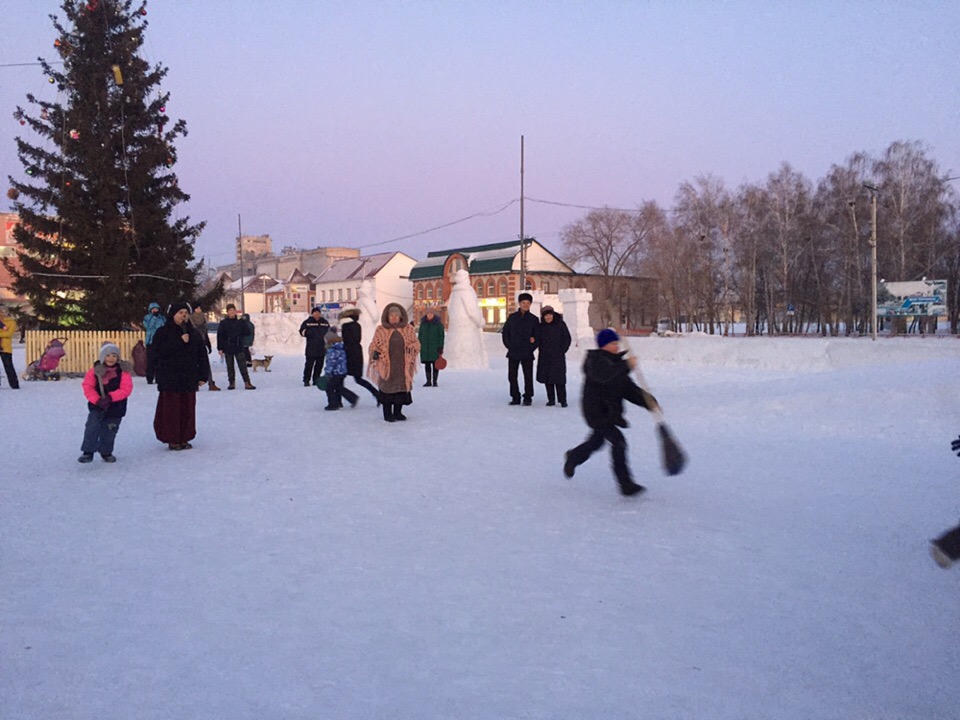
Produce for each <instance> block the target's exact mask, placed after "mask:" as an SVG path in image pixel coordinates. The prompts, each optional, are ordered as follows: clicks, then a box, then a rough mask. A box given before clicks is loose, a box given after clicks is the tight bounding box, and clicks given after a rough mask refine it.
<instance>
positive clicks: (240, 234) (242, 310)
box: [237, 213, 247, 314]
mask: <svg viewBox="0 0 960 720" xmlns="http://www.w3.org/2000/svg"><path fill="white" fill-rule="evenodd" d="M237 247H238V248H239V249H240V313H241V314H243V313H245V312H246V311H247V309H246V307H245V306H244V305H245V304H244V302H243V286H244V285H245V284H246V282H247V279H246V275H244V272H243V230H242V229H241V227H240V213H237Z"/></svg>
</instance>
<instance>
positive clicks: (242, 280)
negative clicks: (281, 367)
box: [231, 213, 247, 367]
mask: <svg viewBox="0 0 960 720" xmlns="http://www.w3.org/2000/svg"><path fill="white" fill-rule="evenodd" d="M237 248H238V249H239V250H240V313H241V314H243V313H245V312H246V311H247V309H246V307H244V302H243V286H244V285H245V284H246V282H247V279H246V276H245V275H244V272H243V230H242V228H241V227H240V213H237ZM231 367H232V366H231Z"/></svg>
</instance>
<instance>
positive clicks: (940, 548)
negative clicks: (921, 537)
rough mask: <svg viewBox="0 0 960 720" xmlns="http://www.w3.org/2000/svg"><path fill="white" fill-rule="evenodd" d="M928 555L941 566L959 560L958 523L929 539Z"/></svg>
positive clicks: (959, 536)
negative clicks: (934, 538) (933, 538)
mask: <svg viewBox="0 0 960 720" xmlns="http://www.w3.org/2000/svg"><path fill="white" fill-rule="evenodd" d="M930 555H931V556H932V557H933V559H934V560H935V561H936V563H937V565H939V566H940V567H942V568H948V567H950V566H951V565H953V564H954V563H955V562H956V561H957V560H960V525H957V526H956V527H955V528H951V529H950V530H947V532H945V533H944V534H943V535H941V536H940V537H938V538H937V539H936V540H931V541H930Z"/></svg>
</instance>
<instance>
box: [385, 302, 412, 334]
mask: <svg viewBox="0 0 960 720" xmlns="http://www.w3.org/2000/svg"><path fill="white" fill-rule="evenodd" d="M391 310H397V311H399V312H400V322H398V323H397V324H396V325H391V324H390V311H391ZM408 322H409V318H408V317H407V311H406V309H405V308H404V307H403V305H401V304H400V303H387V306H386V307H385V308H384V309H383V312H382V313H381V314H380V324H381V325H383V326H384V327H396V328H402V327H404V326H406V324H407V323H408Z"/></svg>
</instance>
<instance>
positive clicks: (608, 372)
mask: <svg viewBox="0 0 960 720" xmlns="http://www.w3.org/2000/svg"><path fill="white" fill-rule="evenodd" d="M597 348H598V349H596V350H589V351H588V352H587V358H586V360H584V363H583V397H582V401H581V408H582V410H583V419H584V420H586V421H587V425H588V426H589V427H590V429H591V430H592V433H591V434H590V437H588V438H587V440H586V441H585V442H583V443H581V444H580V445H577V446H576V447H575V448H573V449H572V450H569V451H568V452H567V454H566V456H565V457H564V463H563V474H564V475H566V476H567V477H568V478H571V477H573V474H574V471H575V470H576V468H577V466H578V465H582V464H583V463H585V462H586V461H587V460H588V459H589V458H590V456H591V455H593V453H595V452H596V451H597V450H599V449H600V448H601V447H602V446H603V444H604V443H605V442H609V443H610V446H611V447H610V453H611V455H612V456H613V474H614V475H615V476H616V478H617V482H618V483H619V484H620V492H621V493H622V494H623V495H628V496H629V495H636V494H637V493H642V492H643V491H644V490H646V488H645V487H644V486H643V485H638V484H637V483H635V482H634V481H633V477H631V475H630V468H629V466H628V465H627V440H626V438H624V436H623V433H622V432H621V431H620V428H625V427H627V421H626V419H625V418H624V417H623V401H624V400H626V401H627V402H632V403H633V404H634V405H639V406H640V407H643V408H646V409H647V410H651V411H652V410H654V409H655V408H657V407H658V405H657V401H656V398H654V397H653V395H651V394H650V393H648V392H647V391H646V390H644V389H643V388H641V387H640V386H639V385H637V384H636V383H635V382H634V381H633V379H632V378H631V377H630V370H631V369H633V367H634V366H635V365H636V360H635V359H634V358H632V357H631V358H626V359H624V355H626V352H620V337H619V336H618V335H617V333H616V332H615V331H614V330H611V329H610V328H606V329H604V330H601V331H600V332H599V333H598V334H597Z"/></svg>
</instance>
